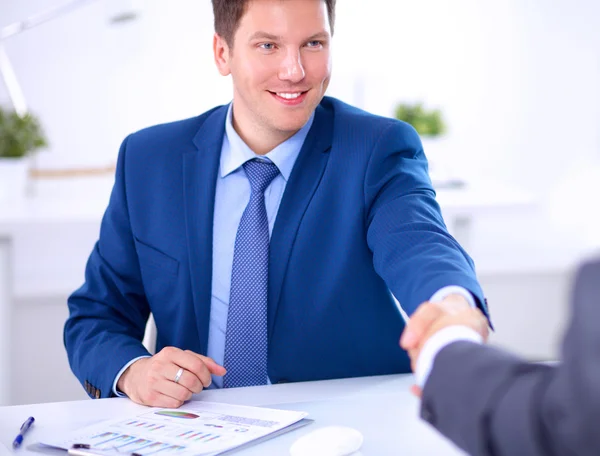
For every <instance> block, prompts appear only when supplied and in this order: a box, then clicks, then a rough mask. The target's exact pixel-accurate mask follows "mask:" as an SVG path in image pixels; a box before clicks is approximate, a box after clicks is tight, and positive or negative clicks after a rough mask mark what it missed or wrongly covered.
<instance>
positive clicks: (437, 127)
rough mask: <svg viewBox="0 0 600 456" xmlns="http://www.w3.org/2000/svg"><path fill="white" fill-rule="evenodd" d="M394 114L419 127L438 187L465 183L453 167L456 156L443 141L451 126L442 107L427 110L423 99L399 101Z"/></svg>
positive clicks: (434, 180) (432, 175) (397, 117)
mask: <svg viewBox="0 0 600 456" xmlns="http://www.w3.org/2000/svg"><path fill="white" fill-rule="evenodd" d="M394 117H395V118H396V119H398V120H402V121H404V122H407V123H409V124H410V125H412V126H413V127H414V129H415V130H417V133H418V134H419V136H420V137H421V142H422V144H423V150H424V152H425V155H426V156H427V161H428V162H429V177H430V178H431V181H432V182H433V186H434V187H437V188H442V187H460V186H463V185H464V182H463V180H462V178H461V177H458V175H457V174H456V173H455V171H454V170H453V168H455V166H454V164H453V160H452V159H453V157H452V156H451V153H450V152H449V151H448V150H447V149H448V147H447V146H448V143H446V142H444V140H443V137H444V134H445V133H446V131H447V128H446V122H445V120H444V117H443V115H442V111H441V110H439V109H426V108H425V107H424V106H423V103H421V102H418V103H413V104H409V103H399V104H398V105H396V109H395V112H394Z"/></svg>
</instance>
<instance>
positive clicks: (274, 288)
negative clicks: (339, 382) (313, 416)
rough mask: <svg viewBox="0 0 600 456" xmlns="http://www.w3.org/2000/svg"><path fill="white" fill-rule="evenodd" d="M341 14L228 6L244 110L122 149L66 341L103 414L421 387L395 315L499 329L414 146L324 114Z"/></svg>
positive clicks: (218, 46) (219, 10) (388, 122)
mask: <svg viewBox="0 0 600 456" xmlns="http://www.w3.org/2000/svg"><path fill="white" fill-rule="evenodd" d="M334 8H335V2H334V1H333V0H286V1H280V0H253V1H251V2H250V1H247V0H213V9H214V13H215V29H216V33H215V37H214V55H215V62H216V64H217V67H218V69H219V71H220V72H221V74H223V75H231V76H232V80H233V89H234V90H233V102H232V103H230V104H229V105H225V106H220V107H216V108H214V109H212V110H210V111H208V112H206V113H204V114H202V115H200V116H198V117H195V118H192V119H187V120H183V121H179V122H174V123H170V124H166V125H159V126H154V127H151V128H148V129H145V130H142V131H139V132H137V133H134V134H132V135H130V136H129V137H128V138H126V139H125V141H124V142H123V144H122V147H121V149H120V153H119V158H118V163H117V171H116V178H115V184H114V189H113V192H112V195H111V198H110V202H109V205H108V208H107V210H106V213H105V216H104V218H103V221H102V226H101V232H100V237H99V240H98V242H97V244H96V246H95V247H94V249H93V252H92V253H91V256H90V258H89V261H88V264H87V268H86V275H85V283H84V284H83V286H82V287H81V288H80V289H78V290H77V291H75V292H74V293H73V294H72V296H71V297H70V298H69V311H70V315H69V318H68V320H67V322H66V324H65V330H64V340H65V345H66V349H67V353H68V356H69V361H70V365H71V368H72V370H73V372H74V373H75V375H76V376H77V377H78V379H79V380H80V382H81V383H82V384H83V385H84V387H85V388H86V390H87V391H88V393H89V394H90V396H92V397H110V396H114V395H121V394H124V395H127V396H128V397H130V398H131V399H132V400H134V401H136V402H139V403H142V404H148V405H156V406H162V407H177V406H179V405H181V404H182V403H183V401H185V400H187V399H189V398H190V397H191V395H192V394H193V393H197V392H199V391H200V390H202V388H206V387H209V386H211V387H214V386H216V387H239V386H249V385H262V384H268V383H269V382H271V383H280V382H288V381H289V382H296V381H304V380H319V379H332V378H342V377H356V376H365V375H377V374H391V373H399V372H408V371H409V370H410V363H409V360H408V356H407V355H406V353H405V352H403V351H402V350H401V349H400V347H398V344H397V340H398V337H399V336H400V334H401V331H402V329H403V326H404V320H403V318H402V316H401V314H400V312H399V310H398V308H397V306H396V303H395V301H394V296H395V297H396V298H397V299H398V300H399V302H400V303H401V305H402V307H403V308H404V310H405V311H406V312H407V313H408V314H412V313H413V312H414V310H415V309H416V308H417V307H418V306H419V305H420V304H421V303H424V302H427V301H435V302H439V306H440V309H444V310H449V309H453V308H462V307H469V306H473V307H474V306H479V307H480V308H481V309H482V310H484V311H485V305H486V304H485V300H484V297H483V293H482V291H481V289H480V286H479V284H478V281H477V278H476V275H475V272H474V268H473V263H472V261H471V259H470V258H469V256H468V255H467V253H466V252H465V251H464V250H463V249H462V248H461V247H460V245H459V244H458V243H457V242H456V240H455V239H454V238H453V237H452V236H451V235H449V234H448V232H447V230H446V226H445V224H444V221H443V219H442V216H441V214H440V208H439V206H438V204H437V202H436V200H435V192H434V190H433V188H432V186H431V182H430V179H429V177H428V172H427V160H426V158H425V155H424V153H423V150H422V146H421V142H420V140H419V137H418V135H417V134H416V132H415V130H414V129H413V128H412V127H410V126H409V125H407V124H405V123H402V122H399V121H397V120H394V119H390V118H383V117H378V116H374V115H371V114H368V113H366V112H364V111H361V110H359V109H357V108H354V107H351V106H349V105H347V104H344V103H343V102H341V101H339V100H336V99H334V98H330V97H324V94H325V91H326V89H327V86H328V83H329V78H330V71H331V58H330V41H331V35H332V31H333V17H334ZM392 294H393V295H392ZM150 313H152V314H153V316H154V319H155V321H156V327H157V333H158V336H157V350H158V353H156V354H155V355H154V356H150V353H148V351H147V350H146V349H145V348H144V347H143V345H142V343H141V341H142V338H143V334H144V328H145V324H146V321H147V320H148V317H149V314H150Z"/></svg>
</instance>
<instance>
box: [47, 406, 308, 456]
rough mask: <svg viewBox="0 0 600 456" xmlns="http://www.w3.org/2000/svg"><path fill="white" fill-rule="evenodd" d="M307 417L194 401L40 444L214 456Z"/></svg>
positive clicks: (146, 455) (155, 455)
mask: <svg viewBox="0 0 600 456" xmlns="http://www.w3.org/2000/svg"><path fill="white" fill-rule="evenodd" d="M307 415H308V414H307V413H305V412H294V411H288V410H276V409H268V408H262V407H247V406H240V405H229V404H220V403H214V402H203V401H193V402H190V403H188V404H185V405H183V406H182V407H180V408H178V409H162V408H148V409H146V410H144V411H143V412H142V413H140V414H138V415H136V416H132V417H123V418H119V419H114V420H110V421H104V422H102V423H98V424H94V425H91V426H88V427H85V428H82V429H79V430H77V431H73V432H69V433H68V434H66V435H58V436H56V438H53V439H48V440H44V441H43V442H41V443H42V444H44V445H49V446H53V447H57V448H63V449H69V448H72V447H73V445H74V444H85V445H89V450H87V449H84V451H89V452H90V453H97V454H101V455H109V454H110V455H115V454H118V455H132V454H135V456H137V455H140V456H198V455H206V456H209V455H216V454H220V453H222V452H224V451H227V450H230V449H232V448H235V447H237V446H240V445H243V444H245V443H248V442H250V441H252V440H255V439H258V438H261V437H264V436H266V435H268V434H271V433H274V432H276V431H278V430H280V429H283V428H285V427H287V426H290V425H292V424H294V423H296V422H298V421H300V420H301V419H303V418H304V417H306V416H307Z"/></svg>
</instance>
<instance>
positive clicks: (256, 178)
mask: <svg viewBox="0 0 600 456" xmlns="http://www.w3.org/2000/svg"><path fill="white" fill-rule="evenodd" d="M243 166H244V171H246V175H247V176H248V180H249V181H250V189H251V192H250V201H249V202H248V205H247V206H246V209H245V210H244V214H243V215H242V219H241V221H240V225H239V227H238V231H237V235H236V238H235V247H234V250H233V267H232V269H231V292H230V295H229V311H228V314H227V332H226V334H225V360H224V365H225V368H226V369H227V374H225V377H224V378H223V386H224V387H225V388H236V387H240V386H254V385H266V384H267V295H268V288H267V287H268V279H269V221H268V219H267V210H266V208H265V194H264V191H265V189H266V188H267V187H268V186H269V184H270V183H271V182H272V181H273V179H275V177H277V175H278V174H279V170H278V169H277V166H276V165H275V164H274V163H271V162H267V161H261V160H256V159H255V160H250V161H247V162H246V163H244V165H243Z"/></svg>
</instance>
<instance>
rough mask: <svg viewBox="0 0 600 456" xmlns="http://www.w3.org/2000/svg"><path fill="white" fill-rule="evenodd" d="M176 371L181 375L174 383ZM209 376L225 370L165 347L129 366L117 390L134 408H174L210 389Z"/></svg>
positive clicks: (190, 354) (215, 364) (189, 353)
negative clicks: (135, 403)
mask: <svg viewBox="0 0 600 456" xmlns="http://www.w3.org/2000/svg"><path fill="white" fill-rule="evenodd" d="M180 368H182V369H183V373H182V374H181V376H180V378H179V380H178V381H177V382H176V381H175V377H176V375H177V373H178V371H179V369H180ZM211 374H214V375H219V376H222V375H225V368H224V367H223V366H219V365H218V364H217V363H215V362H214V361H213V360H212V359H211V358H208V357H206V356H202V355H198V354H197V353H194V352H192V351H190V350H186V351H183V350H180V349H179V348H175V347H165V348H163V349H162V350H161V351H160V352H159V353H157V354H156V355H154V356H152V357H151V358H142V359H139V360H137V361H136V362H134V363H133V364H132V365H131V366H129V367H128V368H127V369H126V370H125V372H123V374H122V375H121V377H120V378H119V381H118V382H117V388H118V389H119V390H120V391H122V392H123V393H125V394H126V395H127V396H129V398H130V399H131V400H132V401H134V402H137V403H138V404H142V405H148V406H152V407H168V408H177V407H179V406H181V405H182V404H183V403H184V402H185V401H187V400H188V399H190V398H191V397H192V394H194V393H199V392H200V391H202V390H203V389H204V388H207V387H208V386H210V384H211V382H212V378H211Z"/></svg>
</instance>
